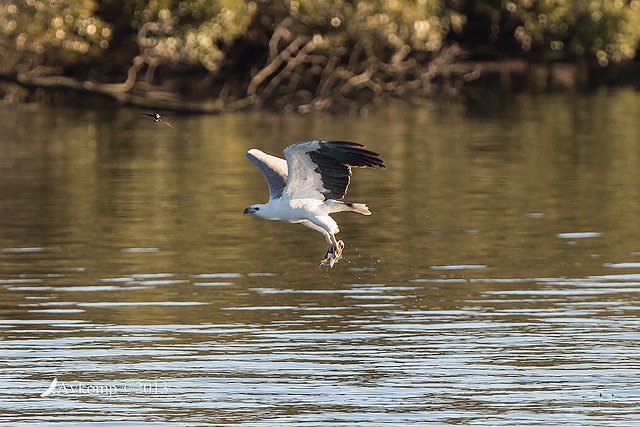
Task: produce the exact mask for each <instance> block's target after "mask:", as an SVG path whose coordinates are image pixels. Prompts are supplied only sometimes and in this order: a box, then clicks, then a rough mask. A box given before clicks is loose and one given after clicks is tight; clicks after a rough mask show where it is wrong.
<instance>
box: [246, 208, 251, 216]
mask: <svg viewBox="0 0 640 427" xmlns="http://www.w3.org/2000/svg"><path fill="white" fill-rule="evenodd" d="M250 213H253V211H252V210H251V208H246V209H245V210H244V214H245V215H246V214H250Z"/></svg>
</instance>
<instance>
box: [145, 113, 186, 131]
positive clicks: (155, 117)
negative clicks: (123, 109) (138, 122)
mask: <svg viewBox="0 0 640 427" xmlns="http://www.w3.org/2000/svg"><path fill="white" fill-rule="evenodd" d="M140 115H141V116H145V117H151V118H152V119H153V121H154V122H160V123H164V124H165V125H167V126H169V127H170V128H172V129H175V130H178V128H176V127H175V126H173V125H172V124H171V123H169V122H168V121H166V120H165V119H164V117H162V116H161V115H160V114H158V113H144V114H140Z"/></svg>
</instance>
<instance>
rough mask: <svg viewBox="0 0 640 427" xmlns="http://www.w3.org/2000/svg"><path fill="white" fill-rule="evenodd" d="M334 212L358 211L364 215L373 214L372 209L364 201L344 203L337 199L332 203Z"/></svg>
mask: <svg viewBox="0 0 640 427" xmlns="http://www.w3.org/2000/svg"><path fill="white" fill-rule="evenodd" d="M332 205H333V206H332V213H333V212H358V213H359V214H362V215H371V211H370V210H369V208H368V207H367V205H365V204H364V203H344V202H340V201H337V200H335V201H334V202H333V203H332Z"/></svg>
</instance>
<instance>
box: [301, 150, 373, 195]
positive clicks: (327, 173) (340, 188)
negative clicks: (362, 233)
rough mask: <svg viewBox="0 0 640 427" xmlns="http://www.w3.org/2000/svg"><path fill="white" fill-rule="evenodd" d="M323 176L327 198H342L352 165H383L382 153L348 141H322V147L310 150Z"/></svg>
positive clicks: (347, 184) (312, 158)
mask: <svg viewBox="0 0 640 427" xmlns="http://www.w3.org/2000/svg"><path fill="white" fill-rule="evenodd" d="M309 155H310V156H311V160H312V161H313V162H314V163H315V164H316V165H317V168H316V171H317V172H318V173H319V174H320V176H321V178H322V184H323V186H324V188H325V189H326V191H325V192H324V194H325V198H326V199H336V200H340V199H342V198H343V197H344V195H345V194H346V192H347V187H348V186H349V181H350V178H351V167H382V168H384V167H385V166H384V162H383V161H382V158H380V154H378V153H375V152H373V151H369V150H367V149H365V146H364V145H362V144H358V143H355V142H348V141H321V142H320V148H319V149H318V150H316V151H311V152H309Z"/></svg>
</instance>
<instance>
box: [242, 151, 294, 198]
mask: <svg viewBox="0 0 640 427" xmlns="http://www.w3.org/2000/svg"><path fill="white" fill-rule="evenodd" d="M245 156H246V158H247V159H249V160H251V162H253V164H254V165H256V166H257V167H258V169H260V172H262V174H263V175H264V177H265V178H266V180H267V184H269V200H271V199H277V198H278V197H280V196H282V193H283V192H284V189H285V187H286V186H287V161H286V160H285V159H281V158H279V157H274V156H271V155H269V154H267V153H263V152H262V151H260V150H257V149H255V148H253V149H251V150H249V151H247V153H246V154H245Z"/></svg>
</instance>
